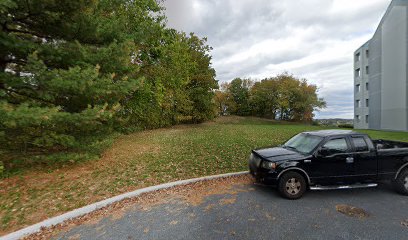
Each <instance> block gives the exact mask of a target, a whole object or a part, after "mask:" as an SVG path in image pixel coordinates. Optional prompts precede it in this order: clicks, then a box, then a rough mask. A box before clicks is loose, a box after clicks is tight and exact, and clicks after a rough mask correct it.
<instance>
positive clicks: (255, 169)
mask: <svg viewBox="0 0 408 240" xmlns="http://www.w3.org/2000/svg"><path fill="white" fill-rule="evenodd" d="M261 162H262V160H261V159H260V158H259V157H257V156H255V155H254V154H251V156H250V158H249V163H248V165H249V172H250V174H251V175H252V176H253V177H254V178H255V180H256V181H257V182H259V183H263V184H266V185H277V183H278V180H277V179H278V173H277V172H276V171H275V170H270V169H264V168H261V167H260V166H261Z"/></svg>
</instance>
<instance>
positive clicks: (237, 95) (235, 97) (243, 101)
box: [215, 73, 326, 122]
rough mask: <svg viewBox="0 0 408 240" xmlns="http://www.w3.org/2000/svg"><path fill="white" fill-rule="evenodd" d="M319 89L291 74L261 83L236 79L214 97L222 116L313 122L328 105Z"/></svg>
mask: <svg viewBox="0 0 408 240" xmlns="http://www.w3.org/2000/svg"><path fill="white" fill-rule="evenodd" d="M317 90H318V89H317V87H316V86H315V85H312V84H308V82H307V80H306V79H298V78H296V77H294V76H293V75H290V74H288V73H283V74H280V75H278V76H276V77H271V78H266V79H263V80H261V81H252V80H249V79H241V78H236V79H234V80H232V81H231V82H230V83H226V84H223V85H222V87H221V90H219V91H217V92H216V94H215V96H216V97H215V99H216V103H217V107H218V112H219V114H220V115H226V114H236V115H241V116H250V115H252V116H258V117H266V118H271V119H279V120H287V121H302V122H310V121H312V120H313V117H314V115H313V112H314V111H315V110H318V109H321V108H324V107H325V106H326V103H325V101H324V100H323V99H321V98H319V97H318V96H317Z"/></svg>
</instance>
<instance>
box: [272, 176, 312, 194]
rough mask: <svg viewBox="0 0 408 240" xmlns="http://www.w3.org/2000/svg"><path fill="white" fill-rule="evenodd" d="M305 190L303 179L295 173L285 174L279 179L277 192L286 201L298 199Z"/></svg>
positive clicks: (305, 185)
mask: <svg viewBox="0 0 408 240" xmlns="http://www.w3.org/2000/svg"><path fill="white" fill-rule="evenodd" d="M306 188H307V184H306V180H305V178H304V177H303V176H302V175H301V174H299V173H297V172H287V173H285V174H283V176H282V177H281V178H280V179H279V184H278V190H279V192H280V194H281V195H282V196H283V197H285V198H287V199H293V200H294V199H299V198H301V197H302V196H303V194H304V193H305V191H306Z"/></svg>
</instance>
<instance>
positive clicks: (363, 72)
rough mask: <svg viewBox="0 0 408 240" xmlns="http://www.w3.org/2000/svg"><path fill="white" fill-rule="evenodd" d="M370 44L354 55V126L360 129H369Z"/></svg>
mask: <svg viewBox="0 0 408 240" xmlns="http://www.w3.org/2000/svg"><path fill="white" fill-rule="evenodd" d="M369 54H370V53H369V46H368V43H366V44H364V45H363V46H362V47H361V48H359V49H358V50H357V51H356V52H355V53H354V126H355V127H356V128H359V129H367V128H368V119H366V118H368V116H369V108H368V106H367V105H366V100H367V99H368V98H369V94H368V89H367V87H366V84H367V83H368V79H369V78H368V73H369V68H368V73H367V68H366V67H367V66H368V56H369Z"/></svg>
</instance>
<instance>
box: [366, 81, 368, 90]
mask: <svg viewBox="0 0 408 240" xmlns="http://www.w3.org/2000/svg"><path fill="white" fill-rule="evenodd" d="M366 90H367V91H368V83H366Z"/></svg>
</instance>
